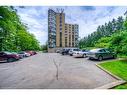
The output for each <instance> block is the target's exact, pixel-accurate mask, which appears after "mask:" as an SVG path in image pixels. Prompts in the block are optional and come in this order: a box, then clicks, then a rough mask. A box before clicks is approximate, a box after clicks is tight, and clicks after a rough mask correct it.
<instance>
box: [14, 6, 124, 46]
mask: <svg viewBox="0 0 127 95" xmlns="http://www.w3.org/2000/svg"><path fill="white" fill-rule="evenodd" d="M49 8H52V9H53V10H56V9H57V8H62V9H64V13H65V22H66V23H71V24H78V25H79V37H80V38H83V37H85V36H87V35H89V34H91V33H92V32H94V31H96V29H97V27H98V26H99V25H103V24H105V23H106V22H109V21H112V19H113V18H115V19H117V18H118V17H119V16H123V17H124V13H125V11H126V10H127V7H126V6H62V7H61V6H25V7H24V8H22V7H16V9H17V12H18V15H19V16H20V19H21V21H22V22H23V23H25V24H27V27H28V31H29V32H30V33H32V34H34V35H35V37H36V39H37V40H38V41H39V42H40V44H41V45H43V44H45V43H46V41H47V40H48V9H49Z"/></svg>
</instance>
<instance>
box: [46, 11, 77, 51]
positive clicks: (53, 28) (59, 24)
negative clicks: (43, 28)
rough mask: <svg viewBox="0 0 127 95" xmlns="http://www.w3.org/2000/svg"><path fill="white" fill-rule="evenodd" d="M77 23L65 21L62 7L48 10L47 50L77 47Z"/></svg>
mask: <svg viewBox="0 0 127 95" xmlns="http://www.w3.org/2000/svg"><path fill="white" fill-rule="evenodd" d="M78 37H79V26H78V24H68V23H65V13H64V10H63V9H57V12H55V11H54V10H52V9H49V10H48V52H55V50H57V49H60V48H72V47H78Z"/></svg>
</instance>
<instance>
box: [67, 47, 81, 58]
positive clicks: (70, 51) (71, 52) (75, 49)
mask: <svg viewBox="0 0 127 95" xmlns="http://www.w3.org/2000/svg"><path fill="white" fill-rule="evenodd" d="M75 51H80V49H78V48H72V49H70V50H69V55H70V56H72V55H73V53H74V52H75Z"/></svg>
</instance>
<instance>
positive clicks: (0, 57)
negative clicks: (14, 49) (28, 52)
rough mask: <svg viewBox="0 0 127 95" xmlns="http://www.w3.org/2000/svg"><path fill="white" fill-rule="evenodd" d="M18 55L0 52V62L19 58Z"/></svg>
mask: <svg viewBox="0 0 127 95" xmlns="http://www.w3.org/2000/svg"><path fill="white" fill-rule="evenodd" d="M19 59H20V57H19V56H18V55H17V54H13V53H10V52H5V51H3V52H0V61H1V62H12V61H15V60H19Z"/></svg>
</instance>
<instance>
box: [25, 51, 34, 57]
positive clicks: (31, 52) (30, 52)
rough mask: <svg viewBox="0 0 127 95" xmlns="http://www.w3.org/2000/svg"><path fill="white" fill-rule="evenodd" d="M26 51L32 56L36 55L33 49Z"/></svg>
mask: <svg viewBox="0 0 127 95" xmlns="http://www.w3.org/2000/svg"><path fill="white" fill-rule="evenodd" d="M26 53H29V54H30V56H32V55H34V53H33V51H26Z"/></svg>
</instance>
